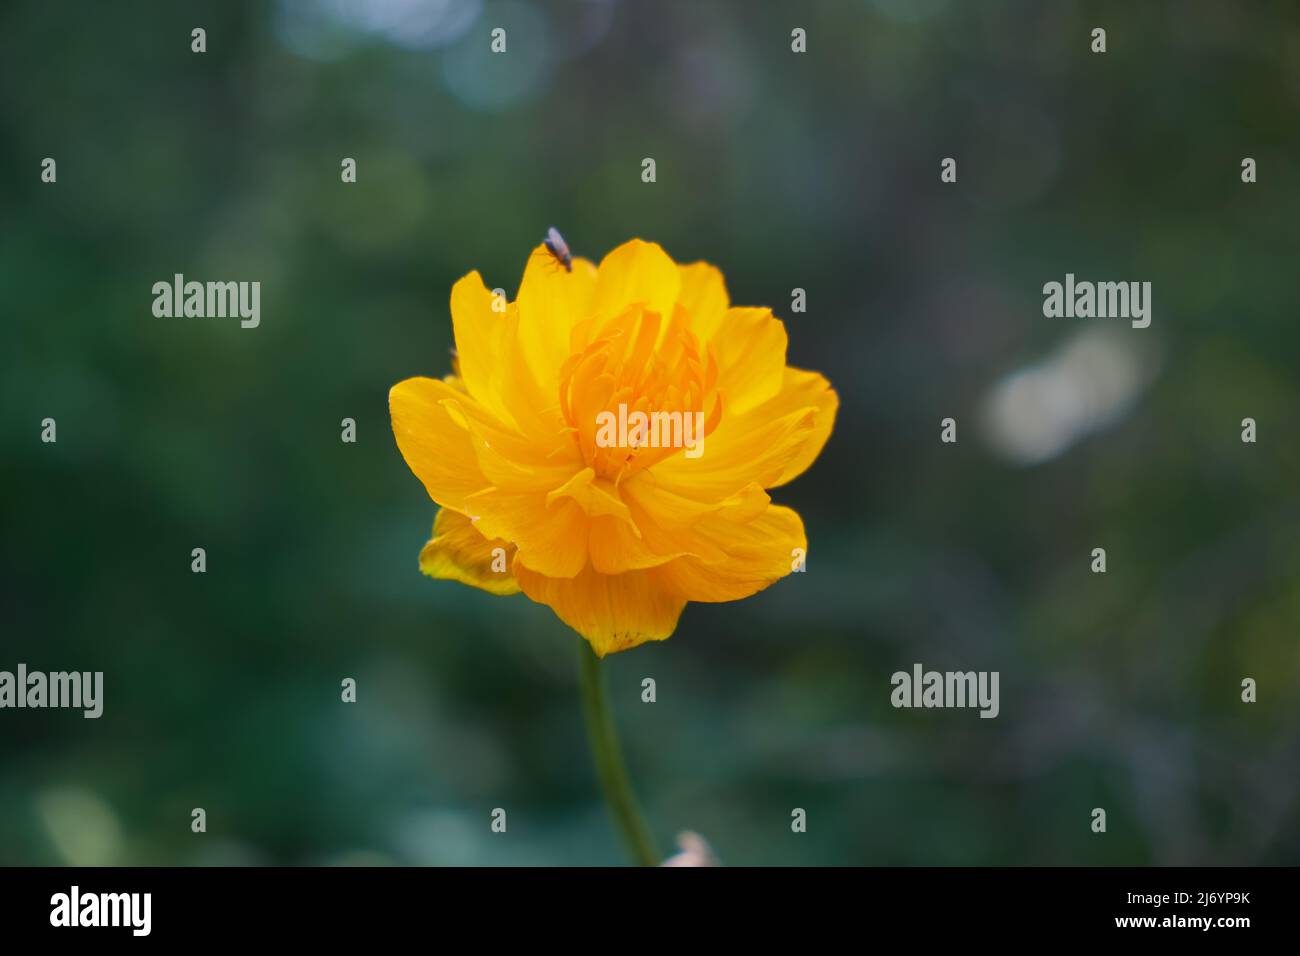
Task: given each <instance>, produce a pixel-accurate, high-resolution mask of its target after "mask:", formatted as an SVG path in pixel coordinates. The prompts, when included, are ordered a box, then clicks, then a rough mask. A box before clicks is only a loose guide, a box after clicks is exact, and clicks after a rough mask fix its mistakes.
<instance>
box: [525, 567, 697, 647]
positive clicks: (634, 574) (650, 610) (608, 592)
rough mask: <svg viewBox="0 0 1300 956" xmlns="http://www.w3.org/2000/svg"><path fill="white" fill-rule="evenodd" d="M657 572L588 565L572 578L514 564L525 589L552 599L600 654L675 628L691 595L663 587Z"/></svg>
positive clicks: (662, 636)
mask: <svg viewBox="0 0 1300 956" xmlns="http://www.w3.org/2000/svg"><path fill="white" fill-rule="evenodd" d="M655 574H656V572H655V571H629V572H627V573H626V574H600V573H598V572H597V571H595V570H594V569H593V568H591V567H590V566H588V567H587V568H585V569H584V570H583V571H582V573H581V574H579V575H577V576H576V577H573V578H549V577H546V576H544V575H541V574H538V573H537V572H535V571H531V570H529V569H528V568H527V567H521V566H519V565H518V564H516V566H515V577H516V578H517V579H518V581H519V586H520V587H521V588H522V589H523V592H524V593H525V594H527V595H528V596H529V597H530V598H532V599H533V600H534V601H536V602H537V603H539V604H545V605H548V606H549V607H550V608H551V610H553V611H554V612H555V613H556V615H557V616H558V617H559V619H560V620H561V621H563V622H564V623H565V624H567V625H569V627H571V628H573V629H574V630H575V631H577V632H578V633H579V634H581V635H582V636H583V637H585V638H586V639H587V640H588V642H590V644H591V648H592V650H594V651H595V652H596V654H597V656H599V657H604V656H605V655H606V654H611V653H614V652H615V651H625V650H627V649H628V648H630V647H636V646H637V645H638V644H643V643H645V642H646V641H662V640H664V639H665V638H667V637H669V636H670V635H671V634H672V633H673V631H674V630H676V628H677V619H678V618H679V617H680V616H681V613H682V608H683V607H685V606H686V601H685V599H684V598H681V597H678V596H676V595H674V594H670V593H668V592H667V591H665V590H664V589H663V588H661V587H660V586H659V585H658V584H657V583H656V582H655V579H654V575H655Z"/></svg>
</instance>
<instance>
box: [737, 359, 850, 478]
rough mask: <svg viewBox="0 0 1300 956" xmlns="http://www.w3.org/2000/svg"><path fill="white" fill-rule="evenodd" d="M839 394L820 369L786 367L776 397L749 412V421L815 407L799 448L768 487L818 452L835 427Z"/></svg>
mask: <svg viewBox="0 0 1300 956" xmlns="http://www.w3.org/2000/svg"><path fill="white" fill-rule="evenodd" d="M839 407H840V397H839V395H837V394H836V393H835V390H834V389H833V388H831V383H830V382H828V381H827V380H826V376H824V375H822V374H821V373H820V372H806V371H804V370H803V369H801V368H786V370H785V376H784V379H783V382H782V386H781V391H780V393H779V394H778V395H777V396H776V397H775V398H772V399H770V400H768V401H767V402H765V403H764V404H762V405H760V406H759V407H758V408H756V409H754V410H753V411H752V412H751V413H750V416H749V418H750V420H751V421H762V420H763V419H764V418H774V417H779V416H782V415H788V414H790V413H791V412H793V411H795V410H803V409H808V408H812V409H814V410H815V416H814V418H813V427H812V430H811V431H810V432H809V434H808V435H807V437H806V438H805V439H804V442H803V444H802V445H801V446H800V448H799V450H798V452H797V453H796V454H795V455H794V456H793V457H792V458H791V459H790V460H789V461H788V462H786V465H785V468H784V469H783V470H782V472H781V477H780V478H778V479H777V480H776V482H775V483H774V484H771V485H768V486H767V487H769V488H776V487H778V486H780V485H784V484H785V483H786V482H788V481H793V480H794V479H795V478H797V477H798V476H799V475H802V474H803V473H804V472H805V471H807V470H808V468H809V467H810V466H811V465H812V463H813V462H814V461H815V460H816V459H817V456H818V455H820V454H821V450H822V448H824V447H825V445H826V440H827V439H828V438H830V437H831V429H832V428H834V427H835V416H836V413H837V412H838V411H839Z"/></svg>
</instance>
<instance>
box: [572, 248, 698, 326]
mask: <svg viewBox="0 0 1300 956" xmlns="http://www.w3.org/2000/svg"><path fill="white" fill-rule="evenodd" d="M680 288H681V279H680V278H679V276H678V274H677V265H676V263H674V262H673V260H672V259H670V258H668V254H667V253H666V252H664V251H663V249H662V248H660V246H659V244H658V243H655V242H644V241H642V240H640V239H633V240H631V241H629V242H625V243H623V245H621V246H619V247H618V248H617V249H615V250H613V251H612V252H610V253H609V255H607V256H605V258H604V259H602V260H601V262H600V270H599V272H598V274H597V276H596V295H595V300H594V301H593V303H592V311H593V314H596V315H599V316H603V317H606V318H612V317H615V316H618V315H620V314H622V313H623V312H625V311H626V310H627V307H628V306H630V305H635V304H637V303H641V304H643V305H644V306H645V308H646V310H647V311H649V312H657V313H658V314H659V315H660V316H661V317H663V319H664V320H665V322H666V320H667V319H668V318H669V317H670V316H671V315H672V314H673V305H674V303H676V301H677V292H678V290H679V289H680Z"/></svg>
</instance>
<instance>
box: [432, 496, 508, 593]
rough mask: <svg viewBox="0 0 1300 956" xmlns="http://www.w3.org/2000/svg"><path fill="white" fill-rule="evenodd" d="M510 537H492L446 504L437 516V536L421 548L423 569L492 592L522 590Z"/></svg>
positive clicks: (434, 526)
mask: <svg viewBox="0 0 1300 956" xmlns="http://www.w3.org/2000/svg"><path fill="white" fill-rule="evenodd" d="M514 557H515V549H514V546H513V545H511V544H510V543H509V542H508V541H501V540H499V539H489V538H485V537H483V535H481V534H479V533H478V530H477V529H476V528H475V527H474V523H473V522H472V521H470V520H469V518H467V517H465V516H464V515H463V514H461V513H460V512H457V511H452V510H450V509H449V508H442V509H440V510H439V511H438V516H437V517H436V518H434V520H433V537H432V538H431V539H430V540H429V541H428V543H427V544H425V546H424V547H423V548H422V549H421V551H420V570H421V571H423V572H424V573H425V574H427V575H429V577H431V578H442V579H444V580H449V581H460V582H461V583H462V584H468V585H470V586H472V587H476V588H482V589H483V590H484V591H489V592H491V593H492V594H518V593H519V584H518V583H517V582H516V581H515V576H514V572H513V571H512V570H511V563H512V562H513V561H514Z"/></svg>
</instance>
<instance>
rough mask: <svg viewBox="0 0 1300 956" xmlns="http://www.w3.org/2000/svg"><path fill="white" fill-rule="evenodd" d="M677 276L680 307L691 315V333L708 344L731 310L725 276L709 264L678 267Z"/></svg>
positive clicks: (702, 263)
mask: <svg viewBox="0 0 1300 956" xmlns="http://www.w3.org/2000/svg"><path fill="white" fill-rule="evenodd" d="M677 275H678V277H679V278H680V280H681V289H680V290H679V291H678V293H677V304H678V305H680V306H682V307H683V308H684V309H686V311H687V312H689V313H690V314H691V325H690V328H691V331H692V332H694V333H695V334H696V335H698V336H699V337H700V338H702V339H705V340H708V339H711V338H713V336H714V335H715V334H716V333H717V331H718V326H719V325H721V324H722V320H723V319H724V318H725V317H726V314H727V309H728V308H730V306H731V299H730V297H729V296H728V295H727V285H726V282H724V281H723V278H722V273H721V272H719V271H718V270H717V269H716V268H714V267H713V266H711V265H709V264H708V263H707V262H693V263H691V264H690V265H688V266H678V267H677Z"/></svg>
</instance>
